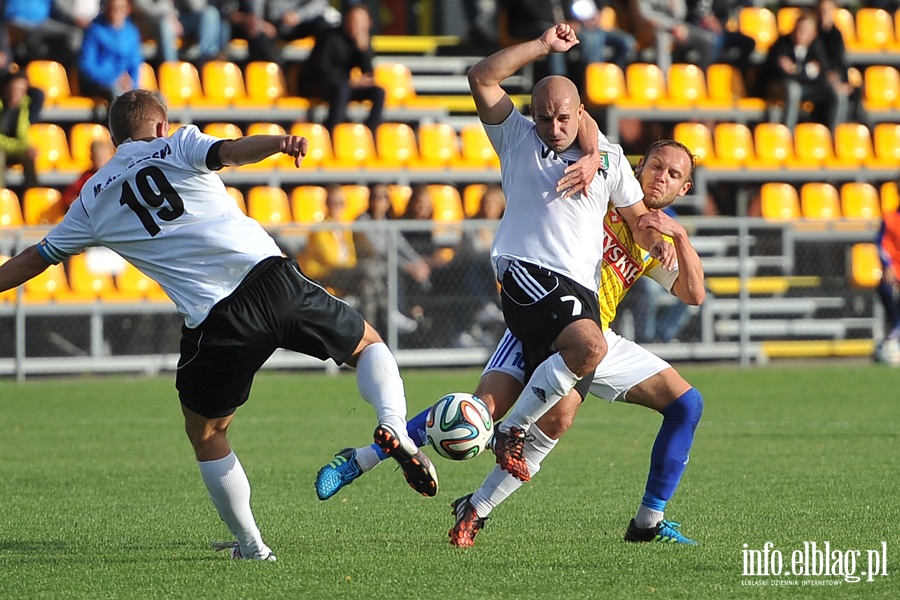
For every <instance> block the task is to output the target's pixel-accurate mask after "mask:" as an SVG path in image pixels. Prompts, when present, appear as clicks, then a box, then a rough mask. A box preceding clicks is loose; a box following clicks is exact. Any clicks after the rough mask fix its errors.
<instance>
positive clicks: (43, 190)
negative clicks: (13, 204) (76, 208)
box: [22, 187, 66, 225]
mask: <svg viewBox="0 0 900 600" xmlns="http://www.w3.org/2000/svg"><path fill="white" fill-rule="evenodd" d="M61 197H62V194H61V193H60V192H59V190H57V189H54V188H48V187H35V188H28V189H27V190H25V195H24V197H23V199H22V205H23V210H22V212H23V213H24V217H25V224H26V225H53V224H56V223H59V222H60V221H62V218H63V217H64V216H65V214H66V208H65V207H64V206H63V204H62V202H61V201H60V199H61Z"/></svg>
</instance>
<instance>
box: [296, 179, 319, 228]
mask: <svg viewBox="0 0 900 600" xmlns="http://www.w3.org/2000/svg"><path fill="white" fill-rule="evenodd" d="M327 195H328V193H327V192H326V191H325V188H324V187H322V186H318V185H300V186H297V187H295V188H294V189H293V190H292V191H291V209H292V210H293V213H294V221H296V222H297V223H304V224H310V225H311V224H313V223H319V222H321V221H323V220H324V219H325V196H327Z"/></svg>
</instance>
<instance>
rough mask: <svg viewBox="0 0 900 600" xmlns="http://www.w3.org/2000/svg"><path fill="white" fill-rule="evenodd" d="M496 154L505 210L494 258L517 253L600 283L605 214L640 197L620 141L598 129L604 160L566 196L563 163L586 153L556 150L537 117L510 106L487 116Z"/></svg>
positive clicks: (592, 284)
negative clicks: (499, 117)
mask: <svg viewBox="0 0 900 600" xmlns="http://www.w3.org/2000/svg"><path fill="white" fill-rule="evenodd" d="M484 129H485V131H486V132H487V135H488V138H489V139H490V140H491V144H493V146H494V149H495V150H496V151H497V154H498V155H499V156H500V166H501V168H500V170H501V176H502V180H503V191H504V193H505V194H506V212H505V213H504V214H503V218H502V219H501V221H500V226H499V228H498V229H497V234H496V237H495V238H494V245H493V247H492V248H491V260H492V261H493V263H494V268H495V269H497V270H498V272H499V266H498V265H499V263H500V261H501V259H508V260H522V261H526V262H530V263H533V264H536V265H540V266H542V267H544V268H547V269H550V270H551V271H554V272H556V273H559V274H561V275H565V276H566V277H569V278H571V279H573V280H575V281H577V282H578V283H580V284H581V285H583V286H584V287H586V288H588V289H590V290H596V289H597V288H599V287H600V276H599V273H600V263H601V261H602V260H603V218H604V216H605V215H606V211H607V207H608V205H609V202H610V201H611V202H612V203H613V205H615V206H617V207H624V206H630V205H632V204H635V203H637V202H639V201H640V200H641V199H643V197H644V194H643V192H642V191H641V186H640V183H638V181H637V179H636V178H635V176H634V173H633V171H632V169H631V165H629V164H628V160H627V159H626V158H625V155H624V153H623V151H622V148H621V146H619V145H618V144H611V143H610V142H609V140H607V139H606V137H605V136H604V135H603V134H600V136H599V142H600V146H599V147H600V156H601V166H600V172H599V173H598V174H597V176H596V177H594V180H593V182H592V183H591V186H590V188H589V189H588V193H587V194H584V193H583V192H579V193H577V194H575V195H574V196H571V197H569V198H563V197H562V193H561V192H557V191H556V184H557V182H558V181H559V180H560V179H562V177H563V175H564V171H565V169H566V167H567V166H569V165H571V164H573V163H575V162H576V161H577V160H578V159H579V158H581V157H582V156H584V153H583V152H582V151H581V148H580V147H579V146H578V144H573V145H572V147H570V148H569V149H567V150H566V151H565V152H563V153H562V154H560V155H557V154H556V153H555V152H553V151H551V150H550V149H549V148H548V147H547V146H546V144H544V142H543V141H541V139H540V138H539V137H538V135H537V131H536V130H535V126H534V123H532V122H531V121H530V120H528V119H527V118H525V117H524V116H523V115H522V114H521V113H519V111H517V110H513V111H512V113H510V115H509V117H507V118H506V120H505V121H503V123H500V124H498V125H488V124H484Z"/></svg>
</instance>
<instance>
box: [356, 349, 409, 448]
mask: <svg viewBox="0 0 900 600" xmlns="http://www.w3.org/2000/svg"><path fill="white" fill-rule="evenodd" d="M356 386H357V387H358V388H359V393H360V395H361V396H362V397H363V399H364V400H365V401H366V402H368V403H369V404H371V405H372V406H374V407H375V414H376V415H377V417H378V422H379V423H385V424H387V425H390V426H391V427H392V428H393V429H394V431H395V432H396V433H397V434H398V435H404V436H405V435H406V393H405V392H404V391H403V379H401V378H400V369H399V368H397V361H396V360H395V359H394V355H393V354H391V351H390V350H389V349H388V347H387V346H386V345H385V344H384V343H383V342H377V343H374V344H369V345H368V346H366V347H365V348H363V351H362V352H360V354H359V360H358V361H357V363H356Z"/></svg>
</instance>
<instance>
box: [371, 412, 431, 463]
mask: <svg viewBox="0 0 900 600" xmlns="http://www.w3.org/2000/svg"><path fill="white" fill-rule="evenodd" d="M430 410H431V407H430V406H429V407H428V408H426V409H425V410H423V411H422V412H420V413H419V414H417V415H416V416H414V417H413V418H412V419H410V420H409V421H407V422H406V433H407V435H409V437H410V438H411V439H412V441H414V442H415V443H416V445H417V446H418V447H419V448H421V447H422V446H427V445H428V440H426V439H425V420H426V419H427V418H428V411H430ZM372 449H373V450H375V454H377V455H378V458H380V459H381V460H386V459H387V457H388V456H387V454H385V453H384V451H382V449H381V447H380V446H379V445H378V444H372Z"/></svg>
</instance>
